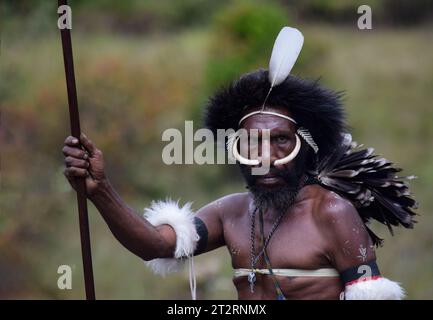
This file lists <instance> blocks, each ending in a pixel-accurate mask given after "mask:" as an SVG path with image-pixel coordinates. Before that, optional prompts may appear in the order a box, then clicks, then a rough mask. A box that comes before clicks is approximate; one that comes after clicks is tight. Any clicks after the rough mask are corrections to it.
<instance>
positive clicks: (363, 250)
mask: <svg viewBox="0 0 433 320" xmlns="http://www.w3.org/2000/svg"><path fill="white" fill-rule="evenodd" d="M358 251H359V255H358V258H359V259H360V260H361V261H362V262H365V261H366V260H367V248H365V247H364V246H363V245H362V244H361V245H360V246H359V248H358Z"/></svg>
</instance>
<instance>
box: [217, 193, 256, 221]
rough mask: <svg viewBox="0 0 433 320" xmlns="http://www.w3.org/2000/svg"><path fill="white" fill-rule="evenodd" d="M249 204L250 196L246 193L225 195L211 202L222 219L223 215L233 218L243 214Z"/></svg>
mask: <svg viewBox="0 0 433 320" xmlns="http://www.w3.org/2000/svg"><path fill="white" fill-rule="evenodd" d="M249 203H250V195H249V193H248V192H238V193H231V194H228V195H225V196H223V197H221V198H219V199H217V200H215V201H214V202H213V204H214V205H216V206H217V207H218V208H219V210H218V211H220V213H221V217H222V218H223V217H224V216H225V215H227V214H228V215H230V216H233V215H235V214H241V213H242V212H244V211H245V210H246V209H247V208H248V206H249Z"/></svg>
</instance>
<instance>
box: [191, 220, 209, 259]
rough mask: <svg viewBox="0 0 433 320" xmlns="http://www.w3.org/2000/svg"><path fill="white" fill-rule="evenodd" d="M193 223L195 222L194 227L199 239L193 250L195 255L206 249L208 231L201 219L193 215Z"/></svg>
mask: <svg viewBox="0 0 433 320" xmlns="http://www.w3.org/2000/svg"><path fill="white" fill-rule="evenodd" d="M194 224H195V229H196V231H197V234H198V235H199V237H200V239H199V240H198V242H197V247H196V249H195V251H194V255H197V254H200V253H203V252H204V251H205V250H206V247H207V238H208V231H207V227H206V225H205V224H204V222H203V220H201V219H200V218H198V217H194Z"/></svg>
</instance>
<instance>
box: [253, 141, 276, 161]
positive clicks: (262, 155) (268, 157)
mask: <svg viewBox="0 0 433 320" xmlns="http://www.w3.org/2000/svg"><path fill="white" fill-rule="evenodd" d="M258 157H259V159H260V160H261V162H262V163H264V162H266V163H269V164H271V165H272V164H273V163H274V161H275V160H278V156H277V150H276V149H275V148H274V147H273V145H272V143H270V141H269V139H263V140H262V143H261V148H259V150H258Z"/></svg>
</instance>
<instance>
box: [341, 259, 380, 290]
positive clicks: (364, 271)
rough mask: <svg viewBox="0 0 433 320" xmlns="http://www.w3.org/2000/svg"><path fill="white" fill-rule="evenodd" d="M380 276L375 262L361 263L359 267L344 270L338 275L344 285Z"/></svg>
mask: <svg viewBox="0 0 433 320" xmlns="http://www.w3.org/2000/svg"><path fill="white" fill-rule="evenodd" d="M377 276H380V271H379V267H378V266H377V264H376V260H371V261H369V262H365V263H362V264H360V265H357V266H354V267H351V268H349V269H346V270H344V271H342V272H341V273H340V278H341V280H342V281H343V283H344V284H345V285H348V284H350V283H351V282H352V283H353V282H355V281H358V280H361V278H369V277H377Z"/></svg>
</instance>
